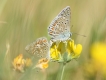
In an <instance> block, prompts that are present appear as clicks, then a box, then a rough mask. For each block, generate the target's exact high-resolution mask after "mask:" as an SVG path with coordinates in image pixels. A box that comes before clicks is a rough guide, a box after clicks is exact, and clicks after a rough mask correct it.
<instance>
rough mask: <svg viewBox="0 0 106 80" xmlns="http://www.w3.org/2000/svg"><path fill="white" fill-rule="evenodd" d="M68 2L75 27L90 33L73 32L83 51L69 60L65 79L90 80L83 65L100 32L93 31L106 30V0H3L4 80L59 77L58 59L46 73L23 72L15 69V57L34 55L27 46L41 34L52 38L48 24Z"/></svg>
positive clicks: (0, 43)
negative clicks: (30, 53) (28, 51)
mask: <svg viewBox="0 0 106 80" xmlns="http://www.w3.org/2000/svg"><path fill="white" fill-rule="evenodd" d="M66 6H70V7H71V25H70V26H72V25H73V28H71V31H72V32H75V33H79V34H83V35H86V36H87V37H82V36H78V35H74V34H73V35H72V39H74V40H75V43H76V44H78V43H80V44H82V46H83V51H82V53H81V56H80V58H79V59H78V60H77V61H76V60H73V61H71V62H70V63H69V64H67V66H66V69H65V73H64V78H63V80H87V78H86V77H85V76H84V72H83V69H82V66H83V64H85V63H86V62H87V61H88V59H89V46H90V44H91V43H92V41H93V40H94V36H95V35H97V34H95V35H94V36H93V34H94V33H93V32H94V31H95V32H98V34H100V35H98V37H100V36H101V35H103V34H106V0H0V80H57V79H58V75H59V73H58V72H59V70H60V67H59V64H58V63H55V62H51V63H50V65H49V68H48V69H47V72H45V73H42V72H38V73H37V72H36V70H32V69H29V70H28V71H26V72H25V73H20V72H15V71H14V70H13V67H12V61H13V59H14V58H15V57H16V56H18V55H19V54H20V53H22V54H23V55H24V57H25V58H26V57H29V58H31V57H32V56H31V55H29V54H28V53H27V52H26V51H25V46H26V45H27V44H29V43H31V42H33V41H34V40H36V39H37V38H39V37H42V36H45V37H47V38H48V40H49V39H50V37H49V36H48V32H47V27H48V26H49V24H50V22H51V21H52V20H53V19H54V17H55V16H56V15H57V14H58V13H59V12H60V11H61V10H62V9H63V8H65V7H66ZM92 36H93V38H92ZM103 36H105V35H103ZM92 39H93V40H92ZM8 46H10V48H9V49H8ZM35 63H36V59H35Z"/></svg>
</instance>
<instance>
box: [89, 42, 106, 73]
mask: <svg viewBox="0 0 106 80" xmlns="http://www.w3.org/2000/svg"><path fill="white" fill-rule="evenodd" d="M91 57H92V61H93V64H94V65H95V66H96V69H97V70H99V69H100V70H101V71H102V72H103V73H104V74H106V43H102V42H97V43H94V44H93V45H92V46H91Z"/></svg>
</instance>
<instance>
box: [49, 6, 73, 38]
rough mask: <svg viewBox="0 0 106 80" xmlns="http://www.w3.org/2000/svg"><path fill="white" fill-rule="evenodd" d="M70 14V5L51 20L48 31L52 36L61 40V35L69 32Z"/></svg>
mask: <svg viewBox="0 0 106 80" xmlns="http://www.w3.org/2000/svg"><path fill="white" fill-rule="evenodd" d="M70 14H71V11H70V7H69V6H67V7H66V8H64V9H63V10H62V11H61V12H60V13H59V14H58V15H57V16H56V17H55V19H54V20H53V21H52V22H51V24H50V26H49V27H48V33H49V35H50V36H51V37H52V38H57V39H59V38H60V40H61V37H62V36H61V35H64V34H65V33H67V32H68V33H69V32H70Z"/></svg>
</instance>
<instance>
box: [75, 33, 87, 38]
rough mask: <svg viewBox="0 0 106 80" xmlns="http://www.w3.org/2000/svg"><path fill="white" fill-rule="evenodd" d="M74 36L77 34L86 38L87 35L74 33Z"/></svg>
mask: <svg viewBox="0 0 106 80" xmlns="http://www.w3.org/2000/svg"><path fill="white" fill-rule="evenodd" d="M73 34H76V35H80V36H83V37H86V36H85V35H81V34H78V33H73Z"/></svg>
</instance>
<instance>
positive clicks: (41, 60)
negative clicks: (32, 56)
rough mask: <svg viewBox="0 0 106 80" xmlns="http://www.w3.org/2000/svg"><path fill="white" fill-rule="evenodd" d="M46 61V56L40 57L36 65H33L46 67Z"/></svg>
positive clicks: (41, 67)
mask: <svg viewBox="0 0 106 80" xmlns="http://www.w3.org/2000/svg"><path fill="white" fill-rule="evenodd" d="M48 62H49V60H48V59H47V58H42V59H39V61H38V63H37V65H36V66H35V67H38V68H40V69H42V70H44V69H46V68H48Z"/></svg>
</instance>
